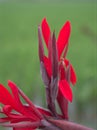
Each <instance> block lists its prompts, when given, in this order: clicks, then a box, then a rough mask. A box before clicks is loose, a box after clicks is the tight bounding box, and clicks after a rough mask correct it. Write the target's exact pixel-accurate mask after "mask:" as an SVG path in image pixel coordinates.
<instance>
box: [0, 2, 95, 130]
mask: <svg viewBox="0 0 97 130" xmlns="http://www.w3.org/2000/svg"><path fill="white" fill-rule="evenodd" d="M44 17H46V18H47V20H48V22H49V24H50V26H51V29H52V31H53V30H55V31H56V35H58V32H59V30H60V28H61V27H62V25H63V24H64V23H65V22H66V20H70V21H71V24H72V32H71V38H70V45H69V51H68V55H67V57H68V59H70V61H71V63H72V64H73V66H74V67H75V70H76V73H77V78H78V81H77V84H76V86H75V87H73V88H72V89H73V93H74V99H73V103H72V104H70V106H69V110H70V112H69V115H70V120H72V121H75V122H78V123H80V124H84V125H87V126H89V127H93V128H95V129H96V120H97V113H96V112H97V111H96V110H97V108H96V103H97V68H96V67H97V61H96V53H97V1H96V0H0V83H2V84H4V85H5V86H6V87H7V80H8V79H10V80H12V81H14V82H15V83H16V84H17V85H18V86H20V88H21V89H22V90H23V91H24V92H25V93H26V94H27V95H28V97H29V98H30V99H31V100H32V101H33V102H34V103H36V104H37V105H42V106H46V105H45V94H44V92H45V90H44V85H43V83H42V79H41V75H40V65H39V58H38V38H37V28H38V25H39V24H40V23H41V20H42V19H43V18H44ZM0 129H1V130H5V129H3V128H2V127H0ZM7 130H8V128H7Z"/></svg>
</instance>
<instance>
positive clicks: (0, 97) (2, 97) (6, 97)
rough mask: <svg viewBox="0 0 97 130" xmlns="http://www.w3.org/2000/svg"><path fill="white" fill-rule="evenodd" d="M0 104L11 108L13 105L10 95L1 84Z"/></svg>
mask: <svg viewBox="0 0 97 130" xmlns="http://www.w3.org/2000/svg"><path fill="white" fill-rule="evenodd" d="M0 103H2V104H4V105H11V106H14V105H15V104H14V99H13V97H12V95H11V94H10V93H9V91H8V90H7V89H6V88H5V87H4V86H3V85H2V84H0Z"/></svg>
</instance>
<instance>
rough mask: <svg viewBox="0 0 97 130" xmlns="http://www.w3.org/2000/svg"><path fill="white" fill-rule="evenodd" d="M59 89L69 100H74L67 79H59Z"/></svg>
mask: <svg viewBox="0 0 97 130" xmlns="http://www.w3.org/2000/svg"><path fill="white" fill-rule="evenodd" d="M59 89H60V91H61V92H62V94H63V96H64V97H65V98H66V99H67V100H69V101H70V102H72V97H73V95H72V90H71V88H70V85H69V84H68V82H67V81H66V80H60V81H59Z"/></svg>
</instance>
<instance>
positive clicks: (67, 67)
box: [39, 18, 76, 116]
mask: <svg viewBox="0 0 97 130" xmlns="http://www.w3.org/2000/svg"><path fill="white" fill-rule="evenodd" d="M40 28H41V30H42V35H43V38H44V41H45V43H46V46H47V49H48V56H47V57H46V56H45V55H44V52H43V54H42V58H40V61H42V62H43V63H44V66H45V68H46V71H47V73H48V76H49V78H51V77H52V73H53V72H52V71H53V69H52V66H53V63H52V55H53V54H52V53H54V52H55V51H54V50H53V49H52V48H53V46H54V45H53V44H54V43H53V42H55V44H56V45H55V46H56V47H55V48H56V51H57V55H58V61H57V62H58V71H59V72H58V73H59V80H58V86H59V90H58V96H57V100H58V102H59V105H60V107H61V109H63V110H62V112H63V111H64V109H65V107H66V101H65V106H64V105H63V104H64V103H63V102H64V99H66V100H68V101H72V96H73V95H72V90H71V88H70V82H71V83H72V84H73V85H74V84H75V83H76V74H75V71H74V68H73V67H72V64H70V61H69V60H68V59H66V54H67V51H68V43H69V37H70V31H71V27H70V22H69V21H67V22H66V23H65V24H64V25H63V27H62V29H61V30H60V32H59V35H58V39H57V40H56V39H54V38H53V36H51V30H50V27H49V25H48V23H47V21H46V18H44V19H43V20H42V23H41V26H40ZM39 32H40V31H39ZM40 33H41V32H40ZM39 35H41V34H39ZM39 37H42V36H39ZM40 39H41V41H42V38H40ZM40 44H41V43H40ZM40 46H41V45H40ZM41 48H42V49H41V51H40V52H39V55H41V53H42V51H43V47H41ZM40 57H41V56H40ZM56 57H57V56H56V55H54V58H56ZM54 58H53V59H54ZM60 100H61V102H60ZM62 100H63V102H62ZM63 106H64V107H63ZM66 109H67V108H66ZM66 111H67V110H66ZM63 114H64V112H63ZM65 116H66V115H65Z"/></svg>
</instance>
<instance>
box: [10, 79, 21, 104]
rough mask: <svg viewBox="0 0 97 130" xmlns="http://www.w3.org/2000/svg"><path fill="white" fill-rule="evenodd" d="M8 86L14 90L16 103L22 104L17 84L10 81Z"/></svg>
mask: <svg viewBox="0 0 97 130" xmlns="http://www.w3.org/2000/svg"><path fill="white" fill-rule="evenodd" d="M8 86H9V87H10V88H11V90H12V94H13V96H14V99H15V101H16V102H17V103H18V104H21V105H22V103H21V101H20V98H19V92H18V87H17V86H16V84H15V83H13V82H12V81H10V80H8Z"/></svg>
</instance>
